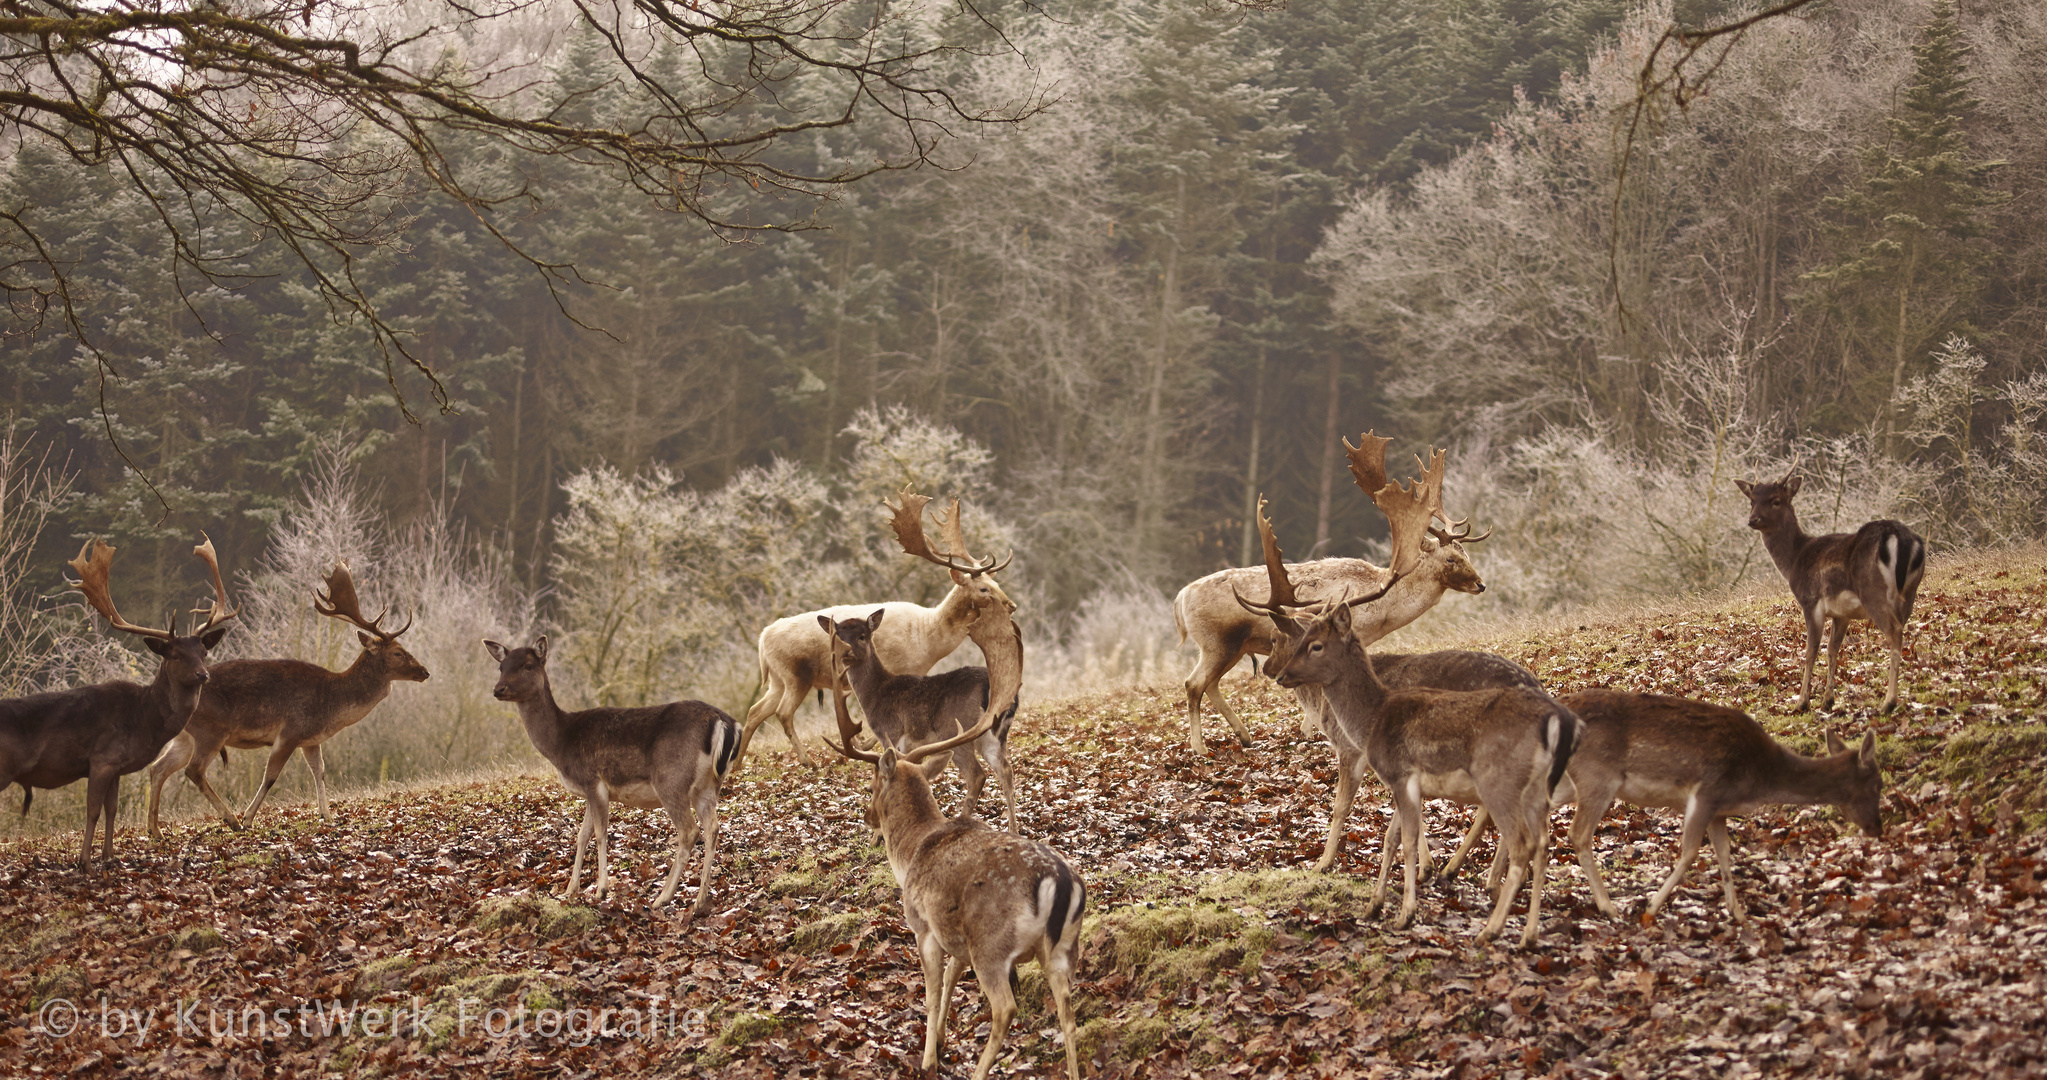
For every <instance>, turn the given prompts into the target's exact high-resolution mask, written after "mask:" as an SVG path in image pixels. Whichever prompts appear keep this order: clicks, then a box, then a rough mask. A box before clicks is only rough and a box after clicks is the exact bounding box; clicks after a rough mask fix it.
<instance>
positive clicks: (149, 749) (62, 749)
mask: <svg viewBox="0 0 2047 1080" xmlns="http://www.w3.org/2000/svg"><path fill="white" fill-rule="evenodd" d="M201 535H202V537H203V535H204V534H201ZM192 554H194V555H197V556H198V557H199V558H200V559H202V560H204V561H205V563H206V565H207V566H208V567H209V568H210V569H211V570H212V571H213V589H214V592H213V596H214V599H213V603H212V606H211V607H210V608H208V609H207V611H206V613H205V614H206V619H205V621H204V622H202V623H201V624H200V625H199V626H198V627H197V628H195V629H194V630H193V631H192V633H191V634H190V635H185V634H180V633H178V620H177V616H176V615H172V616H171V618H170V620H169V623H170V626H169V628H168V629H163V630H159V629H155V628H153V627H147V626H138V625H136V624H134V623H131V622H129V621H128V620H126V619H123V618H122V617H121V613H120V611H119V610H117V609H116V608H115V607H114V597H113V592H112V591H111V589H110V588H109V585H108V576H109V574H110V573H111V571H112V568H113V564H114V549H113V548H112V547H110V546H108V545H107V544H105V543H102V542H100V541H98V540H88V541H86V543H85V547H84V548H83V549H81V550H80V551H79V553H78V557H77V558H75V559H73V560H71V562H70V563H69V564H68V565H69V566H70V567H71V569H73V570H76V571H78V577H79V580H78V581H76V582H73V583H72V584H73V585H74V586H75V587H76V588H77V589H78V591H79V592H81V593H84V594H85V599H86V602H87V603H90V604H91V605H92V607H93V610H95V611H98V612H99V613H100V614H101V615H102V616H104V617H105V618H106V620H107V622H108V623H110V624H112V625H113V628H114V629H116V630H120V631H123V632H125V633H129V634H133V635H135V636H136V637H139V638H141V639H142V644H144V645H145V646H147V647H148V648H149V651H150V652H153V653H155V654H156V655H157V656H159V657H161V658H162V662H161V663H159V664H158V665H157V668H156V679H155V680H154V681H153V682H151V683H150V684H149V685H148V686H144V685H142V684H140V683H133V682H128V681H125V680H115V681H113V682H103V683H97V684H95V685H92V686H81V687H77V688H75V689H71V690H54V691H51V692H49V693H43V694H30V695H29V696H27V697H21V698H13V699H10V700H6V701H0V788H5V787H7V786H8V785H9V784H20V785H21V786H22V790H23V798H22V803H21V812H22V813H24V814H26V813H28V807H29V802H30V800H32V799H33V798H34V797H35V789H36V788H45V789H47V788H59V787H63V786H64V785H66V784H69V783H71V782H72V781H74V780H81V779H82V780H84V781H85V847H84V850H83V851H82V852H81V853H80V855H79V860H80V861H81V862H84V863H88V864H89V863H91V862H92V836H93V832H94V831H95V830H96V829H97V827H98V824H99V818H100V814H101V813H102V812H104V813H105V814H106V816H107V832H106V842H105V844H104V846H103V847H102V849H101V854H102V855H103V856H104V857H106V858H109V859H111V858H113V857H114V815H115V812H116V811H117V810H118V809H119V807H120V794H121V777H123V776H125V775H127V774H128V773H132V772H135V771H136V770H138V769H141V768H143V767H144V766H146V765H148V764H149V762H150V761H151V760H152V759H153V758H155V757H156V755H157V753H158V752H159V751H161V750H162V749H163V746H164V744H165V743H167V742H169V741H170V740H171V739H172V737H174V736H176V735H177V734H178V732H180V731H183V730H184V728H185V722H186V720H188V719H189V718H190V717H191V715H192V710H193V708H194V707H195V706H197V705H198V703H199V700H200V696H201V694H200V691H201V688H203V687H204V686H205V685H206V682H207V679H208V678H209V674H208V671H207V666H206V653H207V651H208V650H210V649H212V648H213V647H214V646H215V645H218V644H220V639H221V637H222V636H223V635H225V634H226V633H227V630H228V628H227V626H226V623H227V621H228V620H229V619H232V618H234V617H235V615H236V614H237V611H238V609H232V608H229V607H228V606H227V586H226V585H225V584H224V583H223V582H222V581H221V577H220V563H219V561H218V560H217V559H216V558H215V556H214V552H213V541H212V540H207V541H206V542H205V543H203V544H200V545H199V546H198V547H195V548H193V549H192ZM195 614H197V613H196V612H195Z"/></svg>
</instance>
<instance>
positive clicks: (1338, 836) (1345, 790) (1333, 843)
mask: <svg viewBox="0 0 2047 1080" xmlns="http://www.w3.org/2000/svg"><path fill="white" fill-rule="evenodd" d="M1358 764H1359V763H1358V762H1357V761H1355V760H1352V761H1345V760H1343V759H1342V756H1341V755H1339V756H1338V758H1337V762H1336V801H1335V802H1334V803H1333V804H1331V805H1330V808H1329V842H1328V843H1327V844H1324V845H1323V846H1322V859H1321V861H1319V862H1317V863H1316V864H1315V869H1316V870H1317V871H1322V870H1327V869H1329V868H1330V867H1332V866H1335V865H1336V856H1337V855H1338V854H1339V853H1341V852H1342V851H1343V823H1344V820H1345V819H1346V818H1348V817H1350V804H1351V800H1352V799H1354V798H1356V797H1357V794H1358ZM1389 835H1390V833H1389ZM1385 880H1386V879H1385V877H1384V876H1383V875H1382V876H1381V877H1380V879H1379V881H1380V884H1381V885H1384V884H1385Z"/></svg>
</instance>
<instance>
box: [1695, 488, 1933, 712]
mask: <svg viewBox="0 0 2047 1080" xmlns="http://www.w3.org/2000/svg"><path fill="white" fill-rule="evenodd" d="M1801 482H1802V481H1801V479H1800V477H1799V476H1798V475H1797V474H1796V473H1790V474H1786V475H1785V477H1784V479H1782V480H1779V481H1778V482H1776V483H1774V484H1771V483H1761V484H1751V483H1749V482H1748V481H1746V480H1736V481H1735V482H1734V486H1736V487H1738V488H1740V489H1741V493H1742V494H1743V495H1746V496H1748V500H1749V515H1748V527H1749V528H1751V529H1755V530H1756V531H1758V532H1760V533H1762V534H1763V547H1765V548H1766V549H1768V550H1769V552H1770V558H1771V560H1772V561H1774V562H1776V564H1777V569H1778V570H1779V571H1781V572H1782V573H1783V574H1784V580H1785V581H1787V582H1789V583H1790V585H1791V595H1792V596H1793V597H1794V598H1796V599H1797V601H1798V609H1799V611H1801V612H1803V613H1804V615H1805V678H1804V680H1803V681H1802V682H1800V683H1799V687H1798V701H1797V703H1796V704H1794V705H1792V706H1791V709H1792V711H1793V712H1803V711H1804V710H1805V706H1806V703H1807V702H1809V701H1811V700H1812V668H1813V664H1814V662H1816V661H1817V660H1818V659H1819V653H1820V629H1821V626H1822V624H1825V625H1826V627H1827V631H1828V632H1827V682H1826V686H1825V688H1824V689H1823V690H1822V691H1821V694H1820V698H1821V701H1820V708H1822V709H1830V708H1832V707H1833V705H1834V676H1835V674H1836V672H1837V670H1838V669H1839V667H1840V663H1841V637H1842V635H1843V634H1845V633H1847V631H1848V623H1849V621H1850V620H1852V619H1867V620H1869V622H1870V623H1871V625H1873V626H1875V627H1876V630H1877V633H1879V634H1882V635H1883V637H1884V643H1885V644H1886V645H1888V646H1890V651H1891V674H1890V679H1889V680H1888V681H1887V682H1886V683H1885V684H1884V700H1883V704H1882V705H1880V706H1878V710H1877V711H1879V712H1886V713H1887V712H1890V711H1891V709H1893V708H1895V707H1896V706H1897V704H1898V668H1899V666H1900V665H1901V664H1902V663H1903V662H1904V658H1905V624H1906V623H1908V622H1910V621H1911V620H1912V602H1913V600H1914V599H1915V598H1917V597H1918V595H1919V582H1920V580H1921V579H1923V578H1924V577H1925V576H1926V541H1924V540H1921V539H1920V538H1919V535H1918V534H1917V533H1914V532H1913V531H1912V530H1911V529H1908V528H1906V527H1905V525H1904V524H1903V523H1902V522H1897V521H1891V520H1888V519H1886V520H1883V521H1872V522H1870V523H1869V524H1867V525H1864V526H1863V527H1862V528H1860V529H1857V530H1855V531H1854V532H1853V533H1828V534H1826V535H1825V536H1809V535H1807V534H1806V532H1805V530H1804V529H1801V528H1799V527H1798V514H1797V512H1796V511H1794V510H1792V508H1791V498H1792V496H1794V495H1797V494H1798V488H1799V485H1800V483H1801Z"/></svg>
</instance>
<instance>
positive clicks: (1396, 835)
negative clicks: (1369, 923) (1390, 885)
mask: <svg viewBox="0 0 2047 1080" xmlns="http://www.w3.org/2000/svg"><path fill="white" fill-rule="evenodd" d="M1399 844H1400V810H1399V808H1398V806H1397V804H1396V806H1395V808H1394V812H1393V820H1392V821H1389V822H1387V823H1386V830H1385V833H1384V834H1383V835H1382V836H1381V838H1380V842H1379V884H1378V886H1377V887H1376V888H1374V889H1373V890H1372V902H1371V903H1370V904H1367V905H1365V917H1366V918H1368V919H1369V918H1371V917H1372V916H1373V915H1376V914H1378V912H1379V906H1380V905H1381V904H1384V903H1385V902H1386V881H1387V879H1388V878H1389V877H1391V876H1392V874H1393V861H1394V859H1395V858H1396V857H1397V855H1396V854H1395V853H1396V852H1397V851H1398V850H1399Z"/></svg>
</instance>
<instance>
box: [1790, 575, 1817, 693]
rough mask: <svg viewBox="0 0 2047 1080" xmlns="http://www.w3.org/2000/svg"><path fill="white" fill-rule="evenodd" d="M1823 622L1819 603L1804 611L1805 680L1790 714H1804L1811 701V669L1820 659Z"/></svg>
mask: <svg viewBox="0 0 2047 1080" xmlns="http://www.w3.org/2000/svg"><path fill="white" fill-rule="evenodd" d="M1823 622H1824V620H1823V619H1822V618H1821V617H1820V609H1819V602H1818V601H1814V602H1813V606H1812V607H1809V608H1807V609H1806V611H1805V678H1804V679H1803V680H1802V681H1800V682H1799V684H1798V700H1797V701H1795V702H1793V703H1792V705H1791V711H1792V712H1795V713H1797V712H1804V711H1805V706H1806V703H1807V702H1810V701H1811V700H1812V668H1813V665H1814V664H1815V663H1818V662H1819V658H1820V631H1821V629H1822V623H1823Z"/></svg>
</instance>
